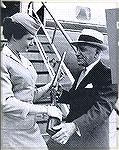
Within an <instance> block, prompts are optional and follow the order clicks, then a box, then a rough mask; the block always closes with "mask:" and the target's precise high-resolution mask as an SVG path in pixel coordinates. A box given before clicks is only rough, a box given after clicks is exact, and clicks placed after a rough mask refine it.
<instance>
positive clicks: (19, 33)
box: [3, 17, 29, 41]
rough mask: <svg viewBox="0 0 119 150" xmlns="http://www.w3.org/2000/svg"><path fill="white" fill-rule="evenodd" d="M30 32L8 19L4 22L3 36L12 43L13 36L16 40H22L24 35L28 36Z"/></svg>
mask: <svg viewBox="0 0 119 150" xmlns="http://www.w3.org/2000/svg"><path fill="white" fill-rule="evenodd" d="M28 33H29V32H28V30H27V29H26V28H25V27H23V26H22V25H21V24H19V23H16V22H12V19H11V18H9V17H6V18H5V19H4V20H3V35H4V37H5V38H6V39H7V40H8V41H10V39H11V37H12V36H13V37H14V38H15V39H16V40H20V39H21V38H22V37H23V36H24V35H26V34H28Z"/></svg>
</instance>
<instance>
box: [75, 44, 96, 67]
mask: <svg viewBox="0 0 119 150" xmlns="http://www.w3.org/2000/svg"><path fill="white" fill-rule="evenodd" d="M75 54H76V57H77V61H78V65H79V66H83V67H87V66H89V65H90V64H92V63H93V62H95V61H96V60H97V58H98V57H99V54H97V47H96V46H93V45H91V44H81V45H80V46H78V47H77V52H76V53H75Z"/></svg>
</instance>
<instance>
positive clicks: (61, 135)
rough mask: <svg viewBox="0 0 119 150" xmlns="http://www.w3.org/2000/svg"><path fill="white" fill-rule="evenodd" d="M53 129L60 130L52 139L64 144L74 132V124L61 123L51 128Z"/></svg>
mask: <svg viewBox="0 0 119 150" xmlns="http://www.w3.org/2000/svg"><path fill="white" fill-rule="evenodd" d="M53 129H55V130H57V129H61V130H60V131H59V132H57V133H56V134H55V135H53V136H52V139H53V140H54V141H56V142H58V143H61V144H65V143H66V142H67V141H68V139H69V138H70V137H71V136H72V134H73V133H74V132H75V131H76V126H75V124H74V123H73V122H72V123H62V124H60V125H58V126H55V127H53Z"/></svg>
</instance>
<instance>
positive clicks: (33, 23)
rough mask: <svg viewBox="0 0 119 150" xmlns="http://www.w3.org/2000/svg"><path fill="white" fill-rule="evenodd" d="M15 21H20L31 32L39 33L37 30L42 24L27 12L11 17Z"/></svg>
mask: <svg viewBox="0 0 119 150" xmlns="http://www.w3.org/2000/svg"><path fill="white" fill-rule="evenodd" d="M10 18H11V19H12V21H13V22H16V23H19V24H21V25H22V26H24V27H25V28H26V29H27V30H28V31H29V32H30V33H31V34H33V35H35V34H37V31H38V30H39V28H40V27H41V24H40V23H39V22H38V21H37V20H34V19H33V18H32V17H31V16H29V15H28V14H27V13H16V14H14V15H13V16H11V17H10Z"/></svg>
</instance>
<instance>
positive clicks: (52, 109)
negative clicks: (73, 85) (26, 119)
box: [47, 106, 62, 121]
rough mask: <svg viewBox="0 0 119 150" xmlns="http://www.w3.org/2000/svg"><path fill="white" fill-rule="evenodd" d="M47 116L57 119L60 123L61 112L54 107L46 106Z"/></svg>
mask: <svg viewBox="0 0 119 150" xmlns="http://www.w3.org/2000/svg"><path fill="white" fill-rule="evenodd" d="M47 114H48V115H49V116H52V117H56V118H59V119H60V120H61V121H62V112H61V110H60V109H59V108H57V107H56V106H47Z"/></svg>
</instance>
